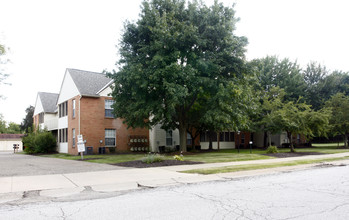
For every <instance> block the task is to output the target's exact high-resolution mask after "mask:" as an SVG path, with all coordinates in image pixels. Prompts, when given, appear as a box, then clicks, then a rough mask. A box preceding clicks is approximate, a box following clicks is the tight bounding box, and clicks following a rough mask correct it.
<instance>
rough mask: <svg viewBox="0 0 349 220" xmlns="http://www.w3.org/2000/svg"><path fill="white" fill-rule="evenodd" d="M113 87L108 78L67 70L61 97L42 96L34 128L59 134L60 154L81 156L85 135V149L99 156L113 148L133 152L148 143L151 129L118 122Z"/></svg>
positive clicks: (88, 72) (36, 105)
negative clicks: (80, 144) (135, 146)
mask: <svg viewBox="0 0 349 220" xmlns="http://www.w3.org/2000/svg"><path fill="white" fill-rule="evenodd" d="M111 85H112V80H111V79H110V78H108V77H106V75H105V74H102V73H96V72H90V71H83V70H77V69H66V72H65V75H64V78H63V81H62V84H61V88H60V91H59V93H58V94H53V93H42V92H40V93H38V96H37V97H38V98H37V100H36V104H35V111H34V125H35V126H40V128H46V129H48V130H49V131H52V132H53V133H54V134H56V137H57V142H58V146H57V151H58V152H60V153H69V154H73V155H76V154H78V150H77V135H83V140H84V141H85V146H86V147H88V148H89V149H90V150H92V151H93V153H95V154H96V153H104V152H108V151H109V149H111V148H113V149H115V150H116V151H119V152H125V151H130V150H131V147H132V143H134V141H135V140H137V141H138V140H140V141H142V142H145V143H148V142H149V130H148V129H143V128H129V129H128V128H127V125H126V124H124V123H123V120H122V119H120V118H114V116H113V114H112V108H111V106H112V104H113V100H112V98H111V96H110V93H111V88H110V86H111ZM54 99H56V100H55V101H54ZM53 103H54V104H53ZM141 150H145V149H143V148H142V149H141Z"/></svg>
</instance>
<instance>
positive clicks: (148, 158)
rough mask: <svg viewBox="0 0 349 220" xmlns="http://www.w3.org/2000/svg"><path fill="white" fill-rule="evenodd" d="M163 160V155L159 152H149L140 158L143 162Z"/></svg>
mask: <svg viewBox="0 0 349 220" xmlns="http://www.w3.org/2000/svg"><path fill="white" fill-rule="evenodd" d="M161 161H164V156H162V155H160V154H151V153H149V154H148V155H146V156H145V157H143V158H142V162H143V163H148V164H149V163H156V162H161Z"/></svg>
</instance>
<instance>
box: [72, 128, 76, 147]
mask: <svg viewBox="0 0 349 220" xmlns="http://www.w3.org/2000/svg"><path fill="white" fill-rule="evenodd" d="M72 136H73V147H75V128H73V130H72Z"/></svg>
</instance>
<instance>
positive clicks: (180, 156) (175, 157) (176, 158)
mask: <svg viewBox="0 0 349 220" xmlns="http://www.w3.org/2000/svg"><path fill="white" fill-rule="evenodd" d="M173 159H175V160H179V161H184V157H183V155H182V154H181V155H174V156H173Z"/></svg>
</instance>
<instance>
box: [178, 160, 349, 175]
mask: <svg viewBox="0 0 349 220" xmlns="http://www.w3.org/2000/svg"><path fill="white" fill-rule="evenodd" d="M348 158H349V157H340V158H325V159H315V160H298V161H291V162H280V163H265V164H247V165H234V166H226V167H214V168H205V169H195V170H186V171H182V173H198V174H216V173H230V172H238V171H246V170H258V169H268V168H275V167H284V166H297V165H302V164H313V163H321V162H330V161H336V160H347V159H348Z"/></svg>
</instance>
